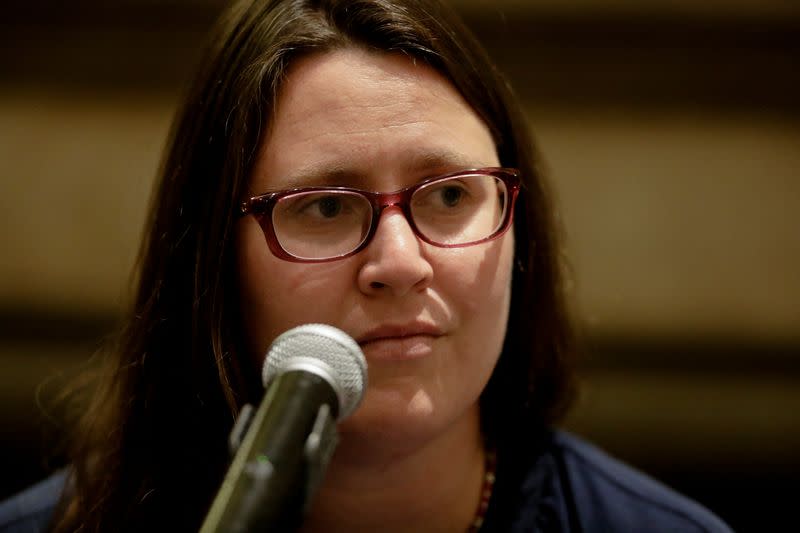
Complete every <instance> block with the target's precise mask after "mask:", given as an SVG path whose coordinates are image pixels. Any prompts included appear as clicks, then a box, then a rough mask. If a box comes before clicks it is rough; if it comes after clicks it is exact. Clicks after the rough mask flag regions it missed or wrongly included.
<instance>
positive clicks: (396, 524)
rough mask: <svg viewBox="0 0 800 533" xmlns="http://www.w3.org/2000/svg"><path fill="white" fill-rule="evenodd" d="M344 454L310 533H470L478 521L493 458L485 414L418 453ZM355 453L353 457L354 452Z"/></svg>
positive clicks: (310, 519) (310, 520)
mask: <svg viewBox="0 0 800 533" xmlns="http://www.w3.org/2000/svg"><path fill="white" fill-rule="evenodd" d="M342 440H343V442H342V444H341V445H340V447H339V449H337V452H336V454H335V455H334V458H333V460H332V461H331V465H330V468H329V469H328V471H327V472H326V476H325V481H324V482H323V484H322V486H321V487H320V490H319V491H318V493H317V495H316V497H315V499H314V503H313V505H312V508H311V511H310V513H309V515H308V516H307V518H306V521H305V524H304V526H303V529H302V531H303V532H304V533H312V532H316V531H326V532H329V531H333V532H336V531H373V530H374V531H381V532H382V533H394V532H410V531H442V532H444V531H448V532H452V531H466V530H467V529H468V527H469V526H470V525H471V524H472V521H473V520H474V518H475V513H476V511H477V509H478V506H479V503H480V494H481V489H482V486H483V479H484V465H485V450H484V448H483V442H482V439H481V436H480V424H479V417H478V413H477V409H475V412H474V413H470V415H469V416H467V417H464V420H463V421H460V422H458V423H457V425H456V426H455V427H453V428H451V430H450V431H447V432H445V434H444V435H442V436H440V437H438V438H436V439H434V440H431V441H429V442H426V443H425V444H424V445H422V446H420V447H416V448H415V449H414V450H413V451H408V452H401V453H398V451H397V450H392V451H391V452H390V451H387V450H386V447H385V446H372V447H369V449H370V450H373V451H374V450H376V449H377V450H380V452H378V453H371V454H370V455H368V456H365V454H364V453H363V446H361V447H359V449H358V450H356V449H353V448H352V446H348V443H347V441H346V439H344V438H343V439H342ZM348 448H350V449H348Z"/></svg>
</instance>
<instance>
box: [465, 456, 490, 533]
mask: <svg viewBox="0 0 800 533" xmlns="http://www.w3.org/2000/svg"><path fill="white" fill-rule="evenodd" d="M485 470H486V474H484V476H483V487H481V501H480V503H479V504H478V509H477V511H475V518H474V519H473V520H472V524H471V525H470V526H469V528H467V533H477V532H478V531H480V529H481V526H483V520H484V518H486V511H487V510H488V509H489V500H491V499H492V489H494V480H495V474H496V472H497V453H496V452H495V451H494V450H489V451H487V452H486V466H485Z"/></svg>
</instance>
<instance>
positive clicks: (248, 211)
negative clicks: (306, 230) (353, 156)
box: [239, 167, 521, 263]
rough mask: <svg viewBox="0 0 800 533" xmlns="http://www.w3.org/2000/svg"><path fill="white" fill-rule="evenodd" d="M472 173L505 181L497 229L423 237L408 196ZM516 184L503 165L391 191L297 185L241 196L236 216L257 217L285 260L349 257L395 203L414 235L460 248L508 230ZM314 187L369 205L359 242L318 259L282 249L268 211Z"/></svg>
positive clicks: (511, 172) (369, 238)
mask: <svg viewBox="0 0 800 533" xmlns="http://www.w3.org/2000/svg"><path fill="white" fill-rule="evenodd" d="M475 174H477V175H484V176H493V177H495V178H497V179H499V180H500V181H502V182H503V183H504V184H505V186H506V190H507V191H508V194H509V197H510V199H509V202H508V206H507V208H506V210H505V213H504V215H503V220H502V222H501V223H500V224H499V225H498V227H497V230H496V231H495V232H494V233H492V234H491V235H489V236H488V237H484V238H483V239H480V240H477V241H472V242H467V243H461V244H440V243H437V242H433V241H431V240H429V239H428V238H427V237H425V235H423V234H422V232H420V230H419V228H417V225H416V224H415V222H414V217H413V216H412V215H411V203H410V201H411V196H412V195H413V194H414V193H415V192H416V191H417V190H418V189H420V188H422V187H425V186H427V185H430V184H431V183H435V182H437V181H442V180H446V179H451V178H455V177H458V176H470V175H475ZM520 187H521V181H520V177H519V170H517V169H514V168H504V167H486V168H476V169H467V170H459V171H457V172H451V173H449V174H443V175H441V176H435V177H433V178H430V179H427V180H424V181H421V182H419V183H416V184H414V185H412V186H410V187H406V188H405V189H400V190H399V191H394V192H373V191H365V190H362V189H355V188H351V187H318V186H315V187H300V188H294V189H284V190H280V191H271V192H266V193H264V194H259V195H257V196H252V197H250V198H248V199H246V200H244V201H243V202H242V203H241V204H240V207H239V216H247V215H253V216H254V217H255V219H256V220H257V221H258V224H259V225H260V226H261V230H262V231H263V233H264V238H265V239H266V241H267V246H268V247H269V249H270V251H271V252H272V254H273V255H275V256H276V257H278V258H280V259H283V260H286V261H292V262H294V263H327V262H328V261H336V260H339V259H344V258H346V257H350V256H351V255H355V254H357V253H358V252H360V251H361V250H363V249H364V248H366V247H367V245H369V243H370V242H371V241H372V238H373V236H374V235H375V231H377V228H378V222H379V220H380V217H381V213H383V210H384V209H386V208H387V207H391V206H397V207H399V208H400V210H401V211H402V212H403V215H404V216H405V217H406V221H407V222H408V225H409V226H410V227H411V229H412V230H413V231H414V235H416V236H417V237H418V238H419V239H421V240H422V241H423V242H426V243H428V244H430V245H432V246H436V247H438V248H463V247H465V246H472V245H475V244H480V243H483V242H487V241H491V240H494V239H497V238H498V237H500V236H501V235H503V234H504V233H505V232H506V231H508V228H509V227H511V222H512V220H513V218H514V205H515V203H516V201H517V196H518V194H519V190H520ZM314 191H339V192H350V193H355V194H360V195H361V196H364V197H365V198H366V199H367V200H368V201H369V203H370V205H371V206H372V220H371V221H370V227H369V231H368V232H367V234H366V235H365V236H364V239H363V240H362V241H361V243H360V244H359V245H358V246H357V247H356V248H355V249H354V250H351V251H350V252H347V253H345V254H341V255H336V256H332V257H325V258H322V259H309V258H304V257H297V256H294V255H292V254H290V253H289V252H287V251H286V250H284V249H283V247H282V246H281V244H280V242H279V241H278V237H277V236H276V235H275V228H274V227H273V224H272V211H273V209H274V208H275V205H276V204H277V203H278V201H279V200H280V199H281V198H283V197H285V196H289V195H293V194H298V193H304V192H314Z"/></svg>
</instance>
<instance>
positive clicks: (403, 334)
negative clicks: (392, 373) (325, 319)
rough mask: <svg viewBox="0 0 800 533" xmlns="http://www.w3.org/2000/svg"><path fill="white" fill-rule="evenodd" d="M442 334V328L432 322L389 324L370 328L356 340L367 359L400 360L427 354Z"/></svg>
mask: <svg viewBox="0 0 800 533" xmlns="http://www.w3.org/2000/svg"><path fill="white" fill-rule="evenodd" d="M442 335H443V332H442V330H441V329H440V328H438V327H437V326H435V325H433V324H428V323H411V324H404V325H391V324H389V325H382V326H378V327H376V328H374V329H371V330H369V331H367V332H366V333H364V334H363V335H360V336H358V337H357V338H356V340H357V342H358V344H359V345H360V346H361V349H362V350H363V351H364V355H365V356H367V358H369V359H389V360H398V359H399V360H402V359H416V358H419V357H424V356H425V355H428V354H429V353H431V351H432V350H433V343H434V341H435V340H436V339H437V338H439V337H441V336H442Z"/></svg>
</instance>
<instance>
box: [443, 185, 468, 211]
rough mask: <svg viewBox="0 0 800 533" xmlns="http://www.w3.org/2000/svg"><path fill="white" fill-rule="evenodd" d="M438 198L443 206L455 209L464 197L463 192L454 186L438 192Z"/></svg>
mask: <svg viewBox="0 0 800 533" xmlns="http://www.w3.org/2000/svg"><path fill="white" fill-rule="evenodd" d="M439 196H440V198H441V200H442V203H443V204H444V205H445V206H447V207H455V206H456V205H458V203H459V202H460V201H461V198H462V197H463V196H464V190H463V189H462V188H460V187H456V186H455V185H448V186H446V187H442V188H441V189H440V190H439Z"/></svg>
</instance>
